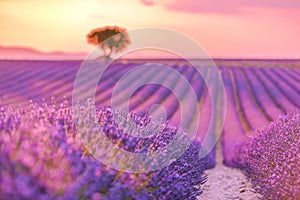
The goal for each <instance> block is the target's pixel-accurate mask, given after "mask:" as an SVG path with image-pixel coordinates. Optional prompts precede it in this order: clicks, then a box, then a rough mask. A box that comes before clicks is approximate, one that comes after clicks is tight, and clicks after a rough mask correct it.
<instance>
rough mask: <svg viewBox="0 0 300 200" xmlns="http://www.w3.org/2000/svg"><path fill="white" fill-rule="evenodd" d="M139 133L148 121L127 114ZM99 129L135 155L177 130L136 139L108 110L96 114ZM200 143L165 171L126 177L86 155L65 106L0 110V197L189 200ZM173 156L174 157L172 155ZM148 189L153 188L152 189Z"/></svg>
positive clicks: (198, 176) (195, 191)
mask: <svg viewBox="0 0 300 200" xmlns="http://www.w3.org/2000/svg"><path fill="white" fill-rule="evenodd" d="M128 116H129V117H131V118H133V119H134V122H135V124H137V125H138V127H139V128H140V130H143V128H145V127H146V125H147V124H149V123H150V122H151V119H150V117H149V116H147V115H145V116H144V117H138V116H137V115H135V114H133V113H130V114H128ZM97 117H98V119H99V121H98V122H99V126H100V127H101V130H102V131H104V132H105V134H106V135H107V137H108V138H109V139H110V140H111V141H112V142H113V143H115V144H116V145H118V147H119V148H123V149H125V150H128V151H132V152H135V153H138V152H142V151H145V152H147V151H152V150H157V149H159V148H162V147H164V146H165V145H167V144H168V143H169V142H170V141H171V140H172V139H173V138H174V137H175V135H176V133H177V131H176V129H174V128H171V127H168V126H167V125H162V126H159V125H158V126H157V127H154V129H155V128H156V129H155V130H157V131H158V134H156V135H154V136H151V137H149V138H137V137H133V136H132V135H131V134H129V132H130V130H129V129H128V128H127V129H125V130H123V129H120V128H119V127H118V126H117V125H116V122H115V121H114V120H113V118H112V110H111V109H110V108H102V109H99V110H98V111H97ZM199 148H200V144H199V143H197V142H193V144H192V145H191V147H190V148H189V149H188V150H187V151H186V152H185V153H184V154H183V156H181V157H180V158H179V159H177V160H176V161H174V162H173V163H172V164H171V165H170V166H168V167H166V168H164V169H162V170H158V171H155V172H151V173H144V174H131V173H122V172H119V171H117V170H114V169H110V168H108V167H106V166H104V165H102V164H101V163H99V162H98V161H97V160H96V159H94V158H93V157H92V156H91V155H90V154H89V152H87V151H86V149H85V147H84V146H83V145H82V143H81V140H80V138H79V136H78V134H77V130H76V127H75V125H74V118H73V110H72V107H70V106H69V105H68V103H67V102H63V103H62V104H60V105H58V106H57V105H55V104H52V105H47V104H43V105H42V106H40V105H38V104H35V103H32V102H31V103H30V105H29V106H27V107H20V108H14V107H10V106H7V107H1V109H0V152H1V153H0V163H1V165H0V197H1V198H4V199H62V200H64V199H74V200H76V199H101V200H102V199H141V200H143V199H145V200H146V199H153V198H156V199H170V198H172V199H174V198H175V199H178V198H179V199H182V198H185V199H195V198H196V196H197V195H199V194H200V193H201V190H200V186H201V184H203V182H204V180H205V177H203V175H202V172H203V170H204V167H203V164H202V163H203V161H202V160H200V159H199V157H198V152H199ZM174 153H176V152H174ZM153 188H158V189H156V190H154V189H153Z"/></svg>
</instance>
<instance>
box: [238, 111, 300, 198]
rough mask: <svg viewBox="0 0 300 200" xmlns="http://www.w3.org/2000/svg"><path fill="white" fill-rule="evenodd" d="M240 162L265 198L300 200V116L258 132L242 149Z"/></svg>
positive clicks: (280, 121) (297, 115) (288, 117)
mask: <svg viewBox="0 0 300 200" xmlns="http://www.w3.org/2000/svg"><path fill="white" fill-rule="evenodd" d="M240 161H241V166H242V169H243V171H244V172H245V174H246V175H247V176H248V177H249V178H250V179H251V182H252V183H253V185H254V188H255V189H256V190H257V191H258V192H259V193H260V194H262V195H263V197H264V198H265V199H275V200H276V199H278V200H279V199H280V200H282V199H291V200H292V199H300V114H299V113H297V114H291V113H290V114H288V115H287V116H284V117H281V118H279V119H278V120H277V121H274V122H272V123H271V124H270V125H269V126H268V127H266V128H264V129H263V130H260V131H258V132H257V134H255V135H254V137H252V138H251V139H250V140H249V142H248V143H247V144H246V145H245V146H244V147H243V148H242V150H241V158H240Z"/></svg>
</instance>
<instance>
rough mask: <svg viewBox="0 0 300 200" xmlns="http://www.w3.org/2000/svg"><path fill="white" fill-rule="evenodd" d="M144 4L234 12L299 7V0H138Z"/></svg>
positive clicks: (181, 9) (170, 7)
mask: <svg viewBox="0 0 300 200" xmlns="http://www.w3.org/2000/svg"><path fill="white" fill-rule="evenodd" d="M140 1H141V3H143V4H144V5H146V6H154V5H161V6H163V7H164V8H165V9H167V10H171V11H179V12H189V13H235V12H240V11H242V9H243V8H248V7H260V8H276V9H281V8H298V9H299V8H300V1H299V0H285V1H284V0H251V1H249V0H227V1H224V0H140Z"/></svg>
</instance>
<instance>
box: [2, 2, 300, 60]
mask: <svg viewBox="0 0 300 200" xmlns="http://www.w3.org/2000/svg"><path fill="white" fill-rule="evenodd" d="M299 21H300V1H299V0H285V1H283V0H252V1H248V0H227V1H223V0H129V1H128V0H111V1H107V0H105V1H104V0H89V1H85V0H43V1H40V0H27V1H22V0H0V45H3V46H25V47H33V48H35V49H40V50H42V51H57V50H62V51H68V52H70V51H71V52H82V51H86V52H89V51H91V50H93V49H94V47H93V46H90V45H88V44H87V42H86V38H85V35H86V34H87V33H88V32H89V31H90V30H91V29H93V28H96V27H101V26H105V25H119V26H121V27H124V28H126V29H127V30H129V31H130V30H133V29H136V28H142V27H153V26H154V27H162V28H168V29H174V30H176V31H179V32H181V33H183V34H185V35H187V36H189V37H191V38H193V39H194V40H196V41H197V42H198V43H199V44H201V45H202V46H203V47H204V48H205V49H206V51H207V52H208V53H209V54H210V55H211V56H212V57H223V58H232V57H244V58H300V26H299Z"/></svg>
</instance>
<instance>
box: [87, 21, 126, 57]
mask: <svg viewBox="0 0 300 200" xmlns="http://www.w3.org/2000/svg"><path fill="white" fill-rule="evenodd" d="M87 41H88V43H89V44H92V45H95V46H98V47H99V48H100V49H101V50H102V51H103V54H104V55H103V56H104V57H105V58H106V59H110V56H111V55H112V54H114V53H118V52H120V51H122V50H124V49H125V48H126V47H127V46H128V45H129V44H130V40H129V36H128V34H127V31H126V29H124V28H121V27H118V26H104V27H101V28H95V29H93V30H91V31H90V33H89V34H87Z"/></svg>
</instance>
